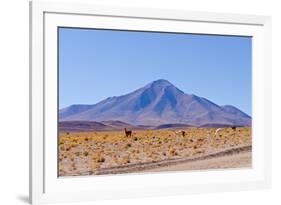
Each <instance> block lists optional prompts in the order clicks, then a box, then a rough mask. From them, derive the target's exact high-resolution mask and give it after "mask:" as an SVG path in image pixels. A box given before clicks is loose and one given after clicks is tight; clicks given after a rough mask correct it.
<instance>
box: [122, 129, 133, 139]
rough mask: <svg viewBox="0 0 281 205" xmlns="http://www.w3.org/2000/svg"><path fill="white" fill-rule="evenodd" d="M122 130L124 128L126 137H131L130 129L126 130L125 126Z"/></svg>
mask: <svg viewBox="0 0 281 205" xmlns="http://www.w3.org/2000/svg"><path fill="white" fill-rule="evenodd" d="M124 130H125V135H126V137H131V136H132V130H127V128H125V129H124Z"/></svg>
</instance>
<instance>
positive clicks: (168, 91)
mask: <svg viewBox="0 0 281 205" xmlns="http://www.w3.org/2000/svg"><path fill="white" fill-rule="evenodd" d="M59 118H60V121H97V122H100V121H109V120H113V121H122V122H125V123H129V124H133V125H138V124H143V125H153V126H159V125H163V124H189V125H193V126H202V125H204V124H229V125H245V126H250V125H251V117H250V116H249V115H247V114H246V113H244V112H242V111H241V110H239V109H238V108H236V107H234V106H232V105H223V106H219V105H217V104H215V103H214V102H212V101H210V100H208V99H206V98H203V97H199V96H196V95H194V94H191V95H189V94H186V93H184V92H183V91H181V90H180V89H178V88H177V87H175V86H174V85H173V84H172V83H170V82H169V81H167V80H164V79H159V80H156V81H153V82H151V83H149V84H147V85H145V86H144V87H141V88H139V89H137V90H134V91H132V92H130V93H128V94H125V95H121V96H114V97H109V98H106V99H104V100H102V101H100V102H98V103H96V104H93V105H71V106H69V107H66V108H63V109H61V110H60V111H59Z"/></svg>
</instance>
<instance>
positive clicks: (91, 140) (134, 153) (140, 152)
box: [58, 127, 252, 176]
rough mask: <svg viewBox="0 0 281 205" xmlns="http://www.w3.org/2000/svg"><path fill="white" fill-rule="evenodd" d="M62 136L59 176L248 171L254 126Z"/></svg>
mask: <svg viewBox="0 0 281 205" xmlns="http://www.w3.org/2000/svg"><path fill="white" fill-rule="evenodd" d="M182 131H184V134H182V132H179V133H175V130H169V129H162V130H136V131H134V130H133V131H132V135H131V136H126V135H125V133H124V131H101V132H60V133H59V145H58V146H59V147H58V149H59V154H58V155H59V156H58V165H59V176H81V175H105V174H123V173H137V172H157V171H186V170H206V169H226V168H249V167H251V164H252V156H251V149H252V146H251V145H252V138H251V128H250V127H237V128H231V127H226V128H220V129H218V128H186V129H184V130H182Z"/></svg>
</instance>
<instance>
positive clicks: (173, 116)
mask: <svg viewBox="0 0 281 205" xmlns="http://www.w3.org/2000/svg"><path fill="white" fill-rule="evenodd" d="M30 25H31V26H30V93H31V94H30V108H31V114H30V200H31V203H32V204H41V203H48V202H68V201H69V202H70V201H83V200H99V199H114V198H125V197H144V196H160V195H175V194H188V193H205V192H217V191H236V190H248V189H257V188H267V187H270V183H271V181H270V180H271V155H270V152H271V151H270V150H271V122H270V120H271V82H270V78H271V77H270V76H271V62H270V58H271V54H270V49H271V48H270V46H271V45H270V38H271V36H270V32H271V30H270V25H271V20H270V17H265V16H254V15H237V14H217V13H208V12H187V11H173V10H161V9H138V8H117V7H115V8H114V7H113V8H112V7H102V6H96V5H85V4H69V3H49V2H31V3H30ZM70 195H71V197H69V196H70Z"/></svg>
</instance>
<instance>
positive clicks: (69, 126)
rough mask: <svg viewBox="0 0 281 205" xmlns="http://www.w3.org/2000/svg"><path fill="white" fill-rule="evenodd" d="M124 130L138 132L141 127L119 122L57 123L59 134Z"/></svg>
mask: <svg viewBox="0 0 281 205" xmlns="http://www.w3.org/2000/svg"><path fill="white" fill-rule="evenodd" d="M124 128H127V129H133V130H140V129H142V128H141V127H137V126H134V125H130V124H128V123H124V122H121V121H104V122H95V121H62V122H59V131H60V132H96V131H118V130H123V129H124Z"/></svg>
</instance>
